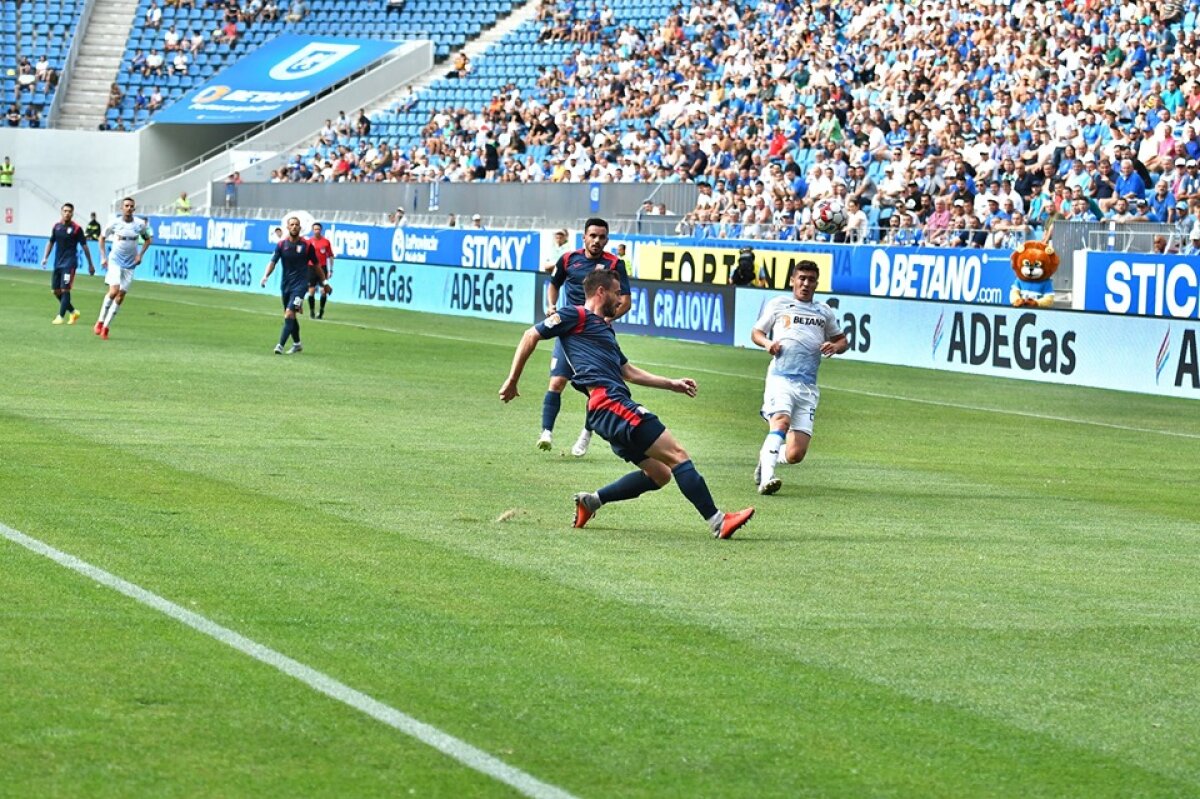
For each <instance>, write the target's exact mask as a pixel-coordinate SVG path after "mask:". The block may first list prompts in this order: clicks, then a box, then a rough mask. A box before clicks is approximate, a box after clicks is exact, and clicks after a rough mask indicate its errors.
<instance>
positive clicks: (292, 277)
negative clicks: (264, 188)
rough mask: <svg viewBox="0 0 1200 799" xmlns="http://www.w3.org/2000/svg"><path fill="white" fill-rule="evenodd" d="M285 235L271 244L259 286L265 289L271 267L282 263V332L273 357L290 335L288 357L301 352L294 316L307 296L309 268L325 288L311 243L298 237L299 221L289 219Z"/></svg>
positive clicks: (271, 270)
mask: <svg viewBox="0 0 1200 799" xmlns="http://www.w3.org/2000/svg"><path fill="white" fill-rule="evenodd" d="M287 229H288V235H287V237H286V238H285V239H283V240H282V241H280V242H279V243H278V244H276V245H275V253H274V254H273V255H272V256H271V262H270V263H268V264H267V271H266V272H265V273H264V274H263V278H262V286H263V288H266V285H267V278H269V277H270V276H271V273H272V272H273V271H275V264H276V263H279V262H282V263H283V275H282V277H280V279H279V287H280V290H281V294H282V296H283V330H282V331H280V333H279V343H278V344H276V345H275V354H276V355H283V345H284V344H286V343H287V340H288V337H289V336H290V337H291V338H292V339H293V340H294V341H295V343H294V344H292V347H291V349H289V350H288V354H289V355H291V354H293V353H297V352H301V351H303V350H304V346H303V345H302V344H301V343H300V320H299V319H297V318H296V314H298V313H300V312H301V311H302V310H303V309H304V295H306V294H307V293H308V273H309V270H310V269H311V270H312V271H313V273H314V274H316V276H317V278H319V279H320V281H321V283H322V284H325V285H328V283H327V281H326V279H325V270H324V269H322V268H321V264H320V262H319V261H318V260H317V251H316V249H314V248H313V246H312V244H311V243H310V242H308V241H305V240H304V239H302V238H300V219H299V218H297V217H294V216H293V217H290V218H288V221H287Z"/></svg>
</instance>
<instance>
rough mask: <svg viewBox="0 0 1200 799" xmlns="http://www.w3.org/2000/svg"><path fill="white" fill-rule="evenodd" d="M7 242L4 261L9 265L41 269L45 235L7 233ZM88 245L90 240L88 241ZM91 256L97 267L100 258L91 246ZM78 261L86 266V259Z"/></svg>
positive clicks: (81, 258) (44, 249)
mask: <svg viewBox="0 0 1200 799" xmlns="http://www.w3.org/2000/svg"><path fill="white" fill-rule="evenodd" d="M7 238H8V244H7V246H6V247H5V249H4V254H5V256H6V258H7V260H6V261H5V262H4V263H6V264H8V265H9V266H20V267H23V268H25V269H41V268H43V267H42V253H44V252H45V251H46V242H47V241H49V239H48V238H47V237H46V236H14V235H12V234H9V235H8V237H7ZM89 245H90V242H89ZM92 257H94V258H96V266H97V268H98V267H99V266H100V259H99V258H98V257H96V250H95V249H94V248H93V250H92ZM80 261H81V262H82V263H83V264H84V266H85V267H86V266H87V259H85V258H83V257H82V256H81V257H80Z"/></svg>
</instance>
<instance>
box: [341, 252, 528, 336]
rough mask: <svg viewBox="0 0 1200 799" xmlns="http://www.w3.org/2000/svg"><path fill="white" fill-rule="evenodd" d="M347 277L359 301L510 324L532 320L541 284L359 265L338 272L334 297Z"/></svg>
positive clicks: (501, 276)
mask: <svg viewBox="0 0 1200 799" xmlns="http://www.w3.org/2000/svg"><path fill="white" fill-rule="evenodd" d="M344 275H349V276H350V278H349V282H350V285H349V286H345V287H344V288H345V289H346V291H347V292H349V296H351V297H352V298H353V299H352V301H353V302H356V303H366V304H369V305H383V306H388V307H394V308H405V309H407V310H411V311H426V312H429V313H441V314H450V315H453V316H472V317H477V318H480V319H497V320H501V321H510V322H529V321H530V314H529V309H530V308H531V307H533V302H534V296H535V285H534V284H535V281H536V280H537V277H536V275H533V274H512V273H507V272H490V271H489V272H480V271H477V270H473V269H446V268H443V267H438V268H425V267H421V266H412V265H400V264H394V263H384V262H374V261H369V262H361V263H360V262H356V263H355V264H354V267H353V269H352V270H349V271H347V272H345V273H343V272H337V273H336V274H335V280H334V287H335V292H334V299H336V298H337V295H338V291H337V290H336V289H337V288H338V286H339V283H338V281H339V279H342V278H343V276H344ZM343 296H347V295H343Z"/></svg>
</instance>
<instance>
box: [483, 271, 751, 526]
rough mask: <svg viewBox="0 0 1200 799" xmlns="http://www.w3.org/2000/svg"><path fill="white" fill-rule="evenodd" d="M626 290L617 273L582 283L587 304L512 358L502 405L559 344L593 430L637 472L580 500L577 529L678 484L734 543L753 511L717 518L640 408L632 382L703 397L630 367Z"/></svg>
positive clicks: (531, 335) (566, 310) (538, 331)
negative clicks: (621, 335) (614, 321)
mask: <svg viewBox="0 0 1200 799" xmlns="http://www.w3.org/2000/svg"><path fill="white" fill-rule="evenodd" d="M621 287H622V283H621V280H620V278H619V277H618V276H617V273H616V271H615V270H608V269H602V270H592V271H591V272H589V273H588V275H587V277H586V278H584V280H583V288H584V292H585V296H586V301H585V303H584V304H583V305H567V306H564V307H563V308H560V309H559V310H557V311H555V312H554V313H552V314H550V315H549V316H548V317H547V318H546V319H545V320H543V321H542V322H539V323H538V324H536V325H534V326H533V327H531V328H529V329H528V330H526V331H525V335H524V336H522V337H521V343H520V344H518V345H517V351H516V353H515V354H514V355H513V361H512V367H511V368H510V369H509V372H508V378H507V379H506V380H505V381H504V385H502V386H501V387H500V399H501V401H503V402H509V401H511V400H512V399H514V398H515V397H518V396H520V393H519V392H518V391H517V382H518V381H519V380H520V378H521V372H522V371H523V370H524V369H525V364H526V363H527V362H528V361H529V358H530V356H531V355H533V351H534V350H535V349H536V348H537V345H538V342H539V341H541V340H543V339H547V338H557V339H558V340H559V341H560V342H561V343H562V348H563V353H564V357H565V358H566V360H567V362H568V363H569V364H570V365H571V372H572V375H573V376H572V378H571V384H572V385H573V386H574V387H575V388H577V389H578V390H580V391H582V392H584V393H585V394H587V395H588V406H587V407H588V411H587V429H588V430H592V431H595V432H597V433H599V434H600V436H601V437H602V438H604V440H606V441H608V442H609V443H610V444H611V445H612V449H613V452H615V453H616V454H617V455H618V456H620V457H621V458H623V459H625V460H627V461H629V462H630V463H633V464H636V465H637V467H638V471H635V472H630V473H629V474H627V475H625V476H624V477H622V478H620V479H619V480H617V481H615V482H612V483H609V484H608V485H606V486H604V487H603V488H601V489H599V490H598V491H596V492H594V493H590V492H584V493H579V494H576V495H575V524H574V526H575V527H583V526H584V525H585V524H587V523H588V520H589V519H591V518H592V516H594V515H595V514H596V511H598V510H599V509H600V508H601V506H603V505H606V504H608V503H610V502H620V501H621V500H626V499H633V498H635V497H638V496H641V495H642V494H644V493H646V492H647V491H656V490H657V489H659V488H662V487H663V486H665V485H666V484H667V483H669V482H671V478H672V477H674V478H675V481H676V482H677V483H678V484H679V490H680V491H682V492H683V495H684V496H685V497H687V499H688V501H689V502H691V503H692V505H694V506H695V508H696V510H697V511H699V512H700V516H701V517H703V518H704V520H705V521H706V522H708V526H709V529H710V530H712V533H713V535H714V536H716V537H717V538H730V537H732V536H733V534H734V533H735V532H736V531H737V530H738V529H739V528H741V527H742V526H743V525H744V524H746V522H748V521H750V517H751V516H753V515H754V508H745V509H743V510H740V511H736V512H731V513H723V512H721V511H719V510H717V506H716V503H714V502H713V498H712V494H711V493H709V490H708V485H707V484H706V483H705V482H704V478H703V477H701V476H700V473H699V472H698V471H696V467H695V466H694V465H693V464H692V459H691V457H690V456H689V455H688V454H687V451H685V450H684V448H683V447H682V446H680V444H679V442H678V441H676V440H675V437H674V436H673V435H671V431H670V430H668V429H667V428H666V427H665V426H664V425H663V423H662V422H660V421H659V419H658V417H657V416H655V415H654V414H653V413H650V412H649V411H647V410H646V409H645V408H643V407H642V406H641V405H638V404H637V403H636V402H634V401H633V398H632V397H631V396H630V394H629V386H628V385H626V381H629V382H630V383H635V384H637V385H639V386H650V387H651V388H662V389H666V390H668V391H675V392H678V393H680V394H687V395H688V396H689V397H694V396H696V381H694V380H692V379H691V378H688V377H682V378H678V379H671V378H668V377H660V376H658V375H654V374H651V373H650V372H647V371H645V370H643V369H639V368H638V367H636V366H634V365H633V364H631V363H630V362H629V360H628V359H627V358H626V357H625V354H624V353H623V352H621V347H620V345H619V344H617V335H616V333H614V332H613V329H612V326H611V325H609V323H608V320H609V319H611V318H612V317H613V314H615V313H616V311H617V309H618V308H619V307H620V304H621V302H622V301H623V295H622V294H621Z"/></svg>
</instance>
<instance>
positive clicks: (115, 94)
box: [108, 83, 125, 108]
mask: <svg viewBox="0 0 1200 799" xmlns="http://www.w3.org/2000/svg"><path fill="white" fill-rule="evenodd" d="M124 100H125V95H124V94H122V92H121V87H120V86H118V85H117V84H116V83H113V84H112V85H110V86H109V87H108V107H109V108H120V107H121V103H122V102H123V101H124Z"/></svg>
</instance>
